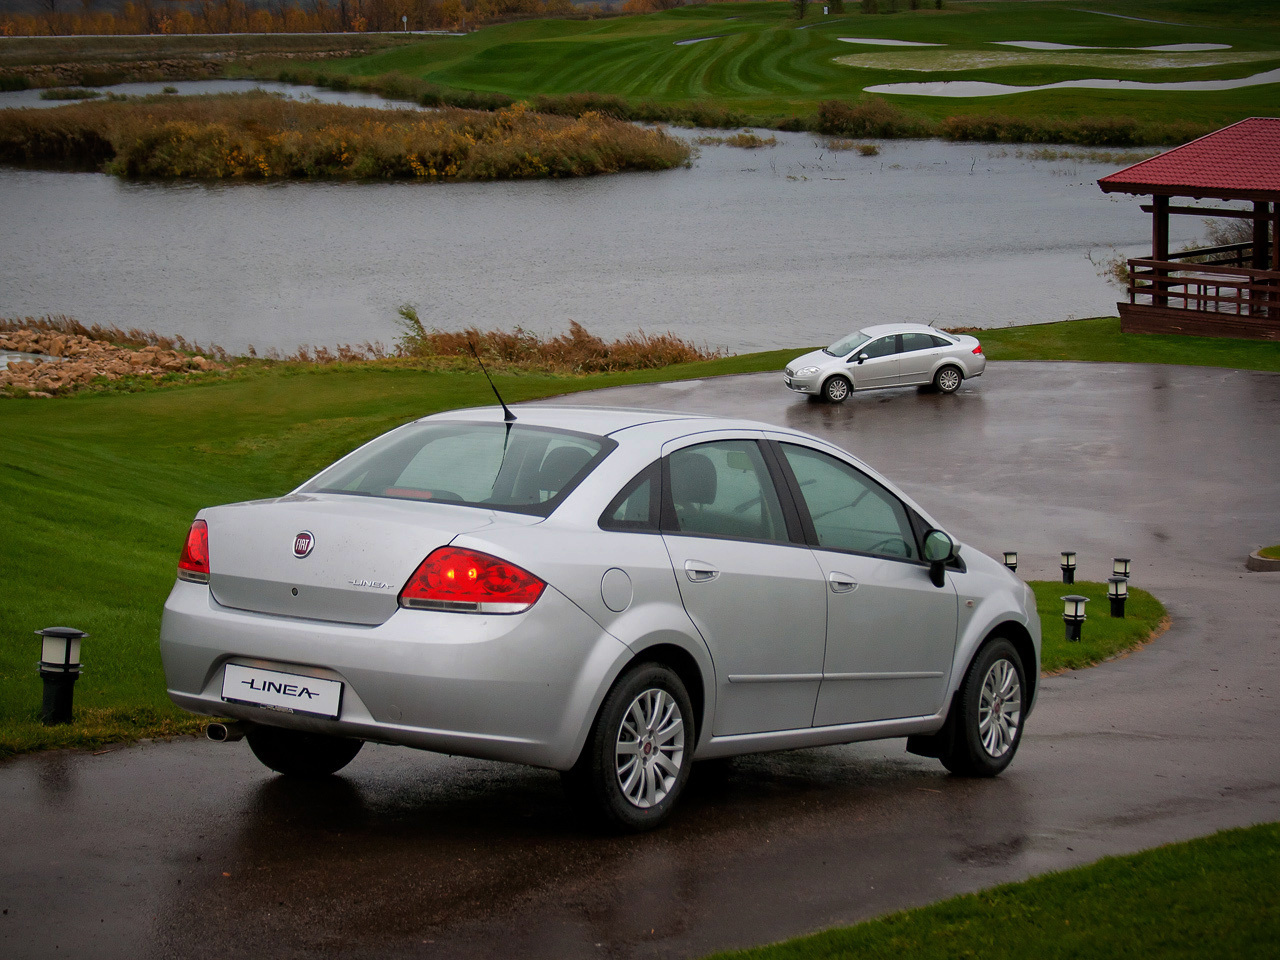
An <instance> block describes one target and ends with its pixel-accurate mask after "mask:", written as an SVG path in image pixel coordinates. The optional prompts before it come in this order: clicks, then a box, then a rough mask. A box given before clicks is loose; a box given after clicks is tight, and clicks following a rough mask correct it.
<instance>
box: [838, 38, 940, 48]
mask: <svg viewBox="0 0 1280 960" xmlns="http://www.w3.org/2000/svg"><path fill="white" fill-rule="evenodd" d="M836 39H837V40H839V41H840V42H841V43H865V44H868V45H869V46H872V47H945V46H946V44H945V43H916V42H914V41H911V40H879V39H876V38H874V37H836Z"/></svg>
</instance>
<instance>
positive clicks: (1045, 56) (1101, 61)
mask: <svg viewBox="0 0 1280 960" xmlns="http://www.w3.org/2000/svg"><path fill="white" fill-rule="evenodd" d="M1278 57H1280V54H1277V53H1273V52H1257V53H1215V52H1212V51H1210V52H1205V53H1138V52H1134V51H1126V52H1124V53H1089V52H1077V51H1074V50H1036V51H1029V52H1021V51H1013V50H901V51H894V52H892V53H891V52H888V51H885V52H884V53H851V54H847V55H845V56H843V57H836V58H835V61H836V63H840V64H844V65H845V66H846V67H860V68H863V69H866V70H911V71H916V72H919V73H955V72H957V71H960V70H989V69H993V68H995V67H1051V66H1056V67H1061V66H1072V67H1089V68H1090V69H1093V70H1169V69H1193V68H1195V67H1218V66H1223V65H1225V64H1233V63H1251V62H1255V61H1259V60H1275V59H1277V58H1278Z"/></svg>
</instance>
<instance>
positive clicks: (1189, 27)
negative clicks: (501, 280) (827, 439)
mask: <svg viewBox="0 0 1280 960" xmlns="http://www.w3.org/2000/svg"><path fill="white" fill-rule="evenodd" d="M880 6H881V7H882V8H885V9H887V8H888V6H889V3H888V0H880ZM898 6H900V7H901V8H902V9H903V12H901V13H895V14H881V15H865V14H861V13H860V12H858V4H857V3H856V2H854V3H849V4H847V7H848V10H849V11H850V12H848V13H846V14H844V15H843V16H840V17H837V16H831V17H826V18H824V17H823V16H822V14H821V9H822V8H821V5H820V4H812V5H811V6H810V8H809V15H808V16H807V18H806V20H805V21H804V23H803V24H801V23H799V22H798V21H796V20H794V19H793V18H792V15H791V7H790V5H789V4H785V3H754V4H709V5H698V6H688V7H680V8H677V9H674V10H670V11H666V12H664V13H657V14H651V15H647V16H639V17H621V18H616V19H607V20H595V21H562V20H536V21H525V22H521V23H512V24H506V25H502V26H493V27H486V28H484V29H481V30H479V31H477V32H475V33H472V34H469V35H467V36H465V37H432V38H427V39H424V40H423V41H422V42H420V43H417V44H413V45H408V46H402V47H398V48H396V49H392V50H387V51H383V52H379V53H375V54H372V55H370V56H367V57H363V58H359V59H356V60H352V61H343V62H341V63H331V64H328V65H321V66H320V69H321V70H324V71H331V72H345V73H350V74H354V75H357V76H363V77H373V76H378V75H382V74H386V73H390V72H400V73H404V74H407V75H410V76H414V77H418V78H421V79H423V80H427V81H430V82H432V83H435V84H438V85H440V86H443V87H446V88H453V89H462V90H474V91H485V92H496V93H503V94H507V95H510V96H513V97H531V96H535V95H538V94H547V95H563V94H569V93H577V92H593V93H601V94H613V95H618V96H622V97H626V98H628V99H630V100H652V101H656V102H662V103H673V104H674V103H688V102H692V101H698V102H701V103H711V104H715V105H717V106H721V107H725V108H730V109H733V110H737V111H740V112H742V113H744V114H747V115H750V116H756V117H761V118H769V117H773V118H777V117H781V116H790V115H797V116H808V115H811V114H812V113H813V111H814V109H815V108H816V105H817V103H818V102H819V101H822V100H827V99H842V100H856V99H858V98H859V97H860V96H861V95H862V94H861V90H862V88H863V87H864V86H869V85H873V84H882V83H894V82H904V81H906V82H910V81H918V80H922V79H930V80H935V79H945V80H979V79H980V80H989V81H995V82H1000V83H1010V84H1017V85H1026V84H1040V83H1052V82H1056V81H1059V80H1069V79H1084V78H1091V77H1101V78H1108V79H1130V80H1135V79H1136V80H1145V81H1153V82H1168V81H1175V80H1186V79H1201V78H1203V79H1227V78H1237V77H1244V76H1250V75H1252V74H1255V73H1259V72H1262V71H1264V70H1268V69H1275V68H1276V67H1280V16H1278V15H1277V14H1276V11H1275V6H1274V4H1273V3H1270V2H1268V0H1218V2H1208V0H1168V2H1164V3H1153V2H1147V0H1100V2H1098V3H1094V4H1090V5H1089V6H1088V10H1093V11H1104V12H1110V13H1116V14H1122V15H1124V16H1127V17H1152V18H1154V19H1157V20H1162V21H1167V22H1166V23H1149V22H1140V21H1138V20H1133V19H1121V18H1120V17H1116V16H1101V15H1099V14H1098V13H1091V12H1088V10H1083V9H1078V8H1076V7H1075V6H1074V5H1068V4H1064V3H1056V2H1032V0H1027V2H993V3H982V4H976V3H975V4H969V3H965V4H954V5H951V6H947V7H945V8H944V9H943V10H934V9H922V10H918V11H910V10H908V9H907V7H908V4H907V3H906V2H905V0H899V3H898ZM922 6H930V7H931V6H932V5H931V4H922ZM730 18H735V19H730ZM801 27H803V29H799V28H801ZM849 36H853V37H870V38H888V39H896V40H909V41H916V42H923V43H934V44H944V45H945V46H944V47H941V48H923V49H918V50H907V49H903V48H899V49H894V48H886V47H869V46H864V45H854V44H849V43H844V42H841V40H840V39H839V38H841V37H849ZM702 37H716V38H717V39H713V40H706V41H705V42H701V43H696V44H690V45H686V46H676V45H675V42H676V41H678V40H690V39H697V38H702ZM999 40H1017V41H1026V40H1035V41H1051V42H1055V43H1063V44H1079V45H1088V46H1114V47H1140V46H1154V45H1160V44H1177V43H1187V42H1197V43H1203V42H1211V43H1221V44H1227V45H1229V46H1230V47H1231V50H1230V51H1227V52H1226V53H1227V54H1228V55H1238V54H1259V55H1263V58H1261V59H1258V60H1255V61H1250V62H1247V63H1240V62H1235V63H1227V64H1223V65H1218V66H1206V67H1200V68H1195V69H1189V68H1186V67H1177V66H1167V67H1162V68H1157V69H1136V68H1135V67H1136V62H1137V61H1139V60H1141V59H1142V58H1143V57H1144V56H1150V55H1142V54H1129V55H1126V56H1125V57H1124V60H1125V61H1126V62H1123V63H1120V64H1117V65H1116V66H1110V67H1101V68H1100V67H1095V66H1079V65H1070V64H1058V63H1054V62H1049V63H1043V62H1031V63H1027V64H1015V65H1010V66H997V67H991V68H985V69H973V68H966V67H965V66H964V65H963V64H958V65H953V66H951V67H950V68H949V67H948V64H947V58H948V57H949V56H950V54H951V53H964V52H972V51H985V52H988V53H991V52H994V51H1000V50H1004V51H1005V52H1007V53H1009V54H1011V55H1015V54H1018V51H1015V50H1013V49H1012V48H1000V47H992V46H991V45H990V42H991V41H999ZM886 51H890V52H891V53H892V57H893V58H894V59H898V60H901V59H903V58H905V59H906V61H908V62H909V61H911V58H913V57H917V58H923V60H922V61H921V62H922V63H925V64H927V65H928V66H929V67H930V68H931V72H929V73H921V72H919V71H917V70H910V69H902V68H901V67H898V68H878V67H874V66H873V67H870V68H865V69H864V68H861V67H852V66H845V65H842V64H838V63H836V62H835V58H837V57H844V56H849V55H852V54H860V55H861V54H868V55H874V56H878V57H882V56H885V55H886ZM1024 53H1025V52H1024ZM1267 54H1271V55H1272V56H1269V57H1267V56H1265V55H1267ZM1055 56H1060V57H1062V58H1063V59H1066V54H1061V55H1055V54H1049V55H1045V54H1036V55H1035V56H1034V57H1031V56H1030V55H1029V54H1028V57H1029V59H1032V60H1035V61H1044V60H1048V61H1053V60H1054V57H1055ZM1178 56H1183V57H1185V56H1187V55H1185V54H1183V55H1178ZM1199 56H1204V55H1203V54H1200V55H1199ZM1174 59H1175V60H1176V59H1177V57H1175V58H1174ZM889 99H891V100H894V101H896V102H898V103H899V104H900V105H901V106H903V107H905V108H907V109H909V110H912V111H918V112H920V113H922V114H925V115H927V116H929V117H931V118H933V119H942V118H944V117H947V116H951V115H955V114H972V113H977V114H986V113H1005V114H1011V115H1016V116H1045V115H1054V116H1060V117H1066V118H1073V117H1079V116H1109V117H1115V116H1126V117H1136V118H1141V119H1142V120H1144V121H1168V122H1173V121H1190V122H1194V123H1198V124H1207V125H1210V126H1218V125H1222V124H1226V123H1229V122H1233V121H1235V120H1239V119H1242V118H1244V117H1249V116H1263V115H1272V114H1274V113H1275V112H1276V105H1277V104H1278V103H1280V84H1270V85H1266V86H1260V87H1252V88H1244V89H1241V90H1235V91H1226V92H1213V93H1195V92H1180V93H1177V94H1170V93H1151V92H1117V91H1081V90H1070V91H1045V92H1039V93H1027V94H1018V95H1014V96H1010V97H996V98H974V99H942V98H920V97H892V96H891V97H889Z"/></svg>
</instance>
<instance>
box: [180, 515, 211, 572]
mask: <svg viewBox="0 0 1280 960" xmlns="http://www.w3.org/2000/svg"><path fill="white" fill-rule="evenodd" d="M178 579H179V580H190V581H191V582H192V583H208V582H209V525H208V524H207V523H205V522H204V521H203V520H197V521H196V522H195V523H193V524H191V529H190V530H189V531H187V542H186V543H185V544H184V545H183V547H182V556H181V557H179V558H178Z"/></svg>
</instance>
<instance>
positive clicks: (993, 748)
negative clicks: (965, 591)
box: [938, 637, 1027, 777]
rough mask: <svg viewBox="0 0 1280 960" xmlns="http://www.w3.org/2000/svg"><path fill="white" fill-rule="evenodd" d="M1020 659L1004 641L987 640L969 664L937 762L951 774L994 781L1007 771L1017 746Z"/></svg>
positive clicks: (1022, 673) (1021, 692)
mask: <svg viewBox="0 0 1280 960" xmlns="http://www.w3.org/2000/svg"><path fill="white" fill-rule="evenodd" d="M1026 689H1027V684H1026V673H1025V671H1024V669H1023V666H1022V658H1021V657H1020V656H1018V651H1017V650H1016V649H1015V648H1014V646H1013V644H1012V643H1010V642H1009V641H1008V640H1005V639H1004V638H1003V637H996V638H994V639H992V640H989V641H988V642H987V644H986V646H984V647H983V648H982V649H981V650H980V651H979V652H978V655H977V656H976V657H974V659H973V662H972V663H971V664H969V669H968V671H966V672H965V675H964V682H963V683H962V684H961V685H960V690H959V692H958V693H957V694H956V698H955V701H954V703H953V704H952V707H951V716H949V717H948V718H947V723H948V724H949V725H951V726H952V729H951V730H950V731H948V732H949V733H950V736H949V737H946V738H945V739H944V742H945V744H946V745H945V748H944V749H942V750H941V751H940V755H939V757H938V759H939V760H941V761H942V765H943V766H945V767H946V768H947V769H948V770H950V771H951V772H952V773H957V774H960V775H961V776H965V777H994V776H995V775H996V774H997V773H999V772H1000V771H1001V770H1003V769H1004V768H1005V767H1007V766H1008V765H1009V762H1010V761H1011V760H1012V759H1013V755H1014V754H1015V753H1016V752H1017V750H1018V744H1019V743H1020V742H1021V741H1022V710H1023V696H1024V694H1025V691H1026Z"/></svg>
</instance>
